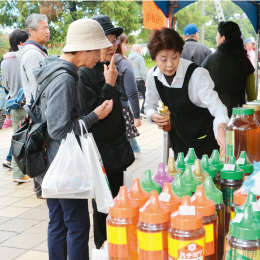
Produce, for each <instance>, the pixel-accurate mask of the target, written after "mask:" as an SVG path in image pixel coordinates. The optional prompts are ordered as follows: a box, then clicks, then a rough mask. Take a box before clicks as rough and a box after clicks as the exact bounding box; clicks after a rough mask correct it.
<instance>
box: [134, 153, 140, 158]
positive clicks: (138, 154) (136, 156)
mask: <svg viewBox="0 0 260 260" xmlns="http://www.w3.org/2000/svg"><path fill="white" fill-rule="evenodd" d="M141 154H142V152H138V153H135V152H134V155H135V159H138V158H139V157H140V156H141Z"/></svg>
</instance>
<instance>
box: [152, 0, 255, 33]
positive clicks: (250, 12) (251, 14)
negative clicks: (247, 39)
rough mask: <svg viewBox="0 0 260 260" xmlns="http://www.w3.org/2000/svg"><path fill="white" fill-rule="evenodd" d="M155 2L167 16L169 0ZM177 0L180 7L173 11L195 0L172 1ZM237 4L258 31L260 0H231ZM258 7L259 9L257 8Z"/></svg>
mask: <svg viewBox="0 0 260 260" xmlns="http://www.w3.org/2000/svg"><path fill="white" fill-rule="evenodd" d="M154 2H155V4H156V5H157V6H158V7H159V8H160V9H161V10H162V12H163V13H164V15H165V16H166V17H168V16H169V2H171V1H154ZM174 2H178V4H179V6H180V8H174V13H177V12H178V11H180V10H181V9H182V8H184V7H186V6H187V5H190V4H192V3H194V2H196V1H174ZM232 2H234V3H235V4H236V5H238V6H239V7H240V8H241V9H242V10H243V11H244V12H245V14H246V15H247V17H248V18H249V20H250V21H251V23H252V25H253V27H254V29H255V31H256V33H258V32H259V29H260V25H259V20H260V19H258V14H259V15H260V1H232ZM258 9H259V10H258Z"/></svg>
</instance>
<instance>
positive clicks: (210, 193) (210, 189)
mask: <svg viewBox="0 0 260 260" xmlns="http://www.w3.org/2000/svg"><path fill="white" fill-rule="evenodd" d="M203 185H204V190H205V194H206V198H207V199H210V200H212V201H214V202H215V204H216V205H218V204H221V203H222V202H223V194H222V192H221V191H220V190H219V189H217V187H216V186H215V184H214V182H213V180H212V177H211V176H207V177H206V178H205V181H204V183H203Z"/></svg>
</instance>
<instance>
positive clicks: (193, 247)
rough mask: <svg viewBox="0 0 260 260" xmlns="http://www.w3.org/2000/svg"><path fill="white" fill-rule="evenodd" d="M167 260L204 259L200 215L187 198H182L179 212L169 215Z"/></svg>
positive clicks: (203, 229)
mask: <svg viewBox="0 0 260 260" xmlns="http://www.w3.org/2000/svg"><path fill="white" fill-rule="evenodd" d="M168 255H169V260H179V259H190V260H204V259H205V228H204V227H203V224H202V214H201V213H199V212H197V211H195V207H194V206H191V201H190V197H189V196H186V195H185V196H183V198H182V205H181V207H180V209H179V211H177V212H175V213H172V214H171V225H170V228H169V231H168Z"/></svg>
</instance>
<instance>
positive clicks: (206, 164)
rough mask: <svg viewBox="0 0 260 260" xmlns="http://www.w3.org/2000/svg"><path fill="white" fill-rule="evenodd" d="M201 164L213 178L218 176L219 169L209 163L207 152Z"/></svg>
mask: <svg viewBox="0 0 260 260" xmlns="http://www.w3.org/2000/svg"><path fill="white" fill-rule="evenodd" d="M201 166H202V168H203V169H204V171H205V172H207V173H208V174H209V175H210V176H211V177H212V178H215V177H216V176H217V169H216V168H215V167H214V166H212V165H210V164H209V157H208V155H207V154H204V155H203V156H202V158H201Z"/></svg>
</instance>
